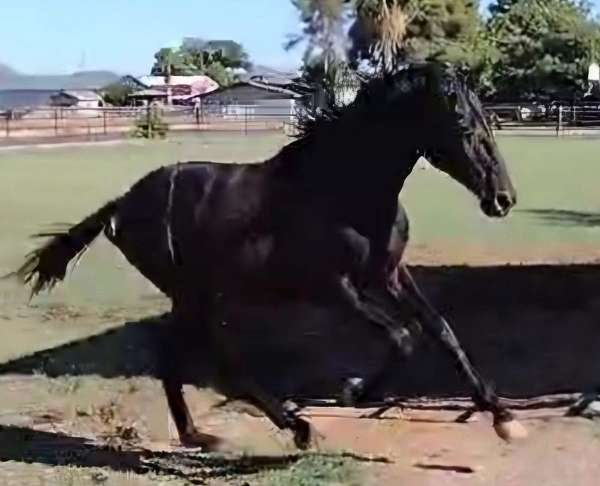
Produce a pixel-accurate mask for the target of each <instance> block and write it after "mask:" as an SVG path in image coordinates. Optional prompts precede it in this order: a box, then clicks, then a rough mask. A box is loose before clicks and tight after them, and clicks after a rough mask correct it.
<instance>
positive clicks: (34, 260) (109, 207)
mask: <svg viewBox="0 0 600 486" xmlns="http://www.w3.org/2000/svg"><path fill="white" fill-rule="evenodd" d="M117 202H118V199H117V200H113V201H110V202H109V203H107V204H105V205H104V206H102V207H101V208H100V209H98V211H96V212H95V213H93V214H91V215H90V216H88V217H87V218H85V219H84V220H83V221H81V222H80V223H78V224H76V225H75V226H72V227H71V228H68V229H66V230H62V231H51V232H44V233H38V234H36V235H33V237H34V238H37V237H51V238H52V239H51V240H50V241H48V242H47V243H46V244H45V245H43V246H42V247H41V248H38V249H37V250H34V251H32V252H31V253H29V254H28V255H27V257H26V258H27V259H26V261H25V263H24V264H23V265H22V266H21V268H19V269H18V270H17V271H16V272H12V273H10V274H9V275H7V276H6V277H15V276H16V277H17V278H19V279H20V280H21V281H22V282H23V283H24V284H29V283H31V296H32V297H33V296H35V295H36V294H38V293H39V292H40V291H42V290H51V289H52V287H54V286H55V285H56V283H57V282H59V281H61V280H63V279H64V278H65V274H66V273H67V266H68V264H69V262H70V261H71V260H73V258H75V257H78V259H79V258H80V257H81V256H82V255H83V253H84V252H85V251H86V250H87V248H88V246H89V245H90V243H91V242H92V241H93V240H94V239H95V238H96V237H97V236H98V235H99V234H100V232H101V231H102V230H103V229H104V227H105V225H106V224H107V223H108V222H109V220H110V218H111V217H112V216H113V214H114V213H115V211H116V209H117Z"/></svg>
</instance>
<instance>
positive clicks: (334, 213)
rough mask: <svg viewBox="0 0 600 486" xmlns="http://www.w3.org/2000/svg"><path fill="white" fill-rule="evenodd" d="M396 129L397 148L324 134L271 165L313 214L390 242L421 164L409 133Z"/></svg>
mask: <svg viewBox="0 0 600 486" xmlns="http://www.w3.org/2000/svg"><path fill="white" fill-rule="evenodd" d="M395 128H396V129H397V133H398V136H397V137H396V138H395V139H393V140H392V142H393V143H390V140H389V139H387V140H384V139H382V138H378V134H377V133H374V134H373V133H371V134H369V133H361V132H360V130H357V131H355V132H344V131H343V130H340V131H339V132H338V133H336V131H334V130H332V133H330V134H326V133H321V134H318V136H315V137H314V138H312V139H308V140H301V141H298V142H295V143H294V144H295V146H294V147H290V148H289V149H288V150H286V149H284V150H283V151H282V152H281V153H280V154H279V155H278V156H277V157H276V158H275V159H274V160H273V161H272V164H273V165H274V166H276V167H277V169H276V172H277V173H278V174H279V176H280V177H283V178H284V179H285V186H288V187H289V186H291V187H292V188H293V190H292V191H290V193H291V194H295V195H296V197H298V196H299V197H300V198H302V200H303V201H305V202H306V203H307V204H310V205H311V206H316V207H315V208H314V210H315V211H317V212H319V213H320V214H328V215H330V216H331V217H334V218H336V219H338V220H339V221H340V222H341V223H343V224H349V225H351V226H353V227H354V228H356V229H357V230H358V231H360V232H361V233H363V234H365V236H367V235H368V236H370V237H373V238H376V239H386V238H388V237H389V234H388V233H389V230H390V229H391V226H392V224H393V222H394V218H395V216H396V210H397V203H398V194H399V193H400V190H401V189H402V186H403V184H404V181H405V180H406V178H407V177H408V175H409V174H410V172H411V171H412V169H413V167H414V165H415V164H416V161H417V159H418V155H417V151H416V149H415V148H414V147H413V146H412V142H413V140H411V138H410V131H411V130H410V129H408V130H407V131H406V132H404V131H403V130H402V127H395ZM409 128H410V127H409ZM403 133H406V136H403V135H402V134H403ZM327 135H329V136H327ZM388 136H389V135H388ZM284 197H288V196H287V195H284ZM321 206H322V207H321Z"/></svg>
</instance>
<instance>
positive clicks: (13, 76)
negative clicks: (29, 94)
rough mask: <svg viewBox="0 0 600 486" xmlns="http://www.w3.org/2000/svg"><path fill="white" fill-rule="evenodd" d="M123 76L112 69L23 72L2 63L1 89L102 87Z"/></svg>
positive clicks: (0, 71) (0, 70) (0, 68)
mask: <svg viewBox="0 0 600 486" xmlns="http://www.w3.org/2000/svg"><path fill="white" fill-rule="evenodd" d="M120 77H121V76H119V75H118V74H115V73H113V72H111V71H80V72H76V73H73V74H65V75H61V74H48V75H45V74H39V75H38V74H23V73H19V72H18V71H15V70H14V69H12V68H11V67H10V66H7V65H5V64H0V90H60V89H100V88H102V87H104V86H106V85H107V84H110V83H112V82H115V81H117V80H119V79H120Z"/></svg>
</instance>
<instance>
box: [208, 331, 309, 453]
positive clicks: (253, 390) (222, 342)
mask: <svg viewBox="0 0 600 486" xmlns="http://www.w3.org/2000/svg"><path fill="white" fill-rule="evenodd" d="M220 327H221V326H215V329H214V331H215V332H216V333H217V334H220V332H223V331H222V330H221V329H220ZM215 337H216V338H217V339H215V340H214V341H215V343H219V349H218V351H220V352H221V353H222V355H223V359H222V360H221V370H222V372H223V374H224V375H225V378H226V380H228V381H229V382H230V383H233V384H234V388H235V389H236V390H237V391H238V393H237V394H238V395H241V397H240V398H243V399H245V400H246V401H248V402H249V403H251V404H252V405H254V406H255V407H257V408H258V409H259V410H261V411H262V412H263V413H264V414H265V415H266V416H267V418H269V420H270V421H271V422H272V423H273V424H274V425H275V426H276V427H277V428H278V429H280V430H286V429H289V430H291V431H292V433H293V434H294V443H295V444H296V447H298V448H299V449H307V448H308V447H310V445H311V443H312V442H313V440H314V439H315V438H316V437H315V432H314V429H313V427H312V426H311V424H310V423H309V422H307V421H306V420H304V419H302V418H301V417H298V416H297V414H296V410H289V409H286V408H285V407H284V405H283V404H282V403H281V401H280V400H278V399H277V398H275V397H274V396H272V395H271V394H269V393H268V392H267V391H266V390H265V389H264V388H263V387H261V386H260V385H259V384H258V383H257V382H256V380H255V379H254V378H253V377H252V376H250V374H249V373H247V372H246V371H245V370H246V365H245V364H244V363H242V362H241V361H240V359H239V354H238V353H237V352H236V350H235V349H234V347H233V344H231V338H230V337H229V336H224V335H219V336H215Z"/></svg>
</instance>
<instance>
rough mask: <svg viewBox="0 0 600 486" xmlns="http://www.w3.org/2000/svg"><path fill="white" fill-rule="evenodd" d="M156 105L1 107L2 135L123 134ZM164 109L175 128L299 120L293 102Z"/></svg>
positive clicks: (266, 126)
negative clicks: (293, 108) (3, 110)
mask: <svg viewBox="0 0 600 486" xmlns="http://www.w3.org/2000/svg"><path fill="white" fill-rule="evenodd" d="M153 109H156V108H154V107H150V106H140V107H124V108H103V107H89V108H85V107H78V108H36V109H29V110H21V111H18V112H17V111H6V112H0V140H1V139H25V138H46V137H80V138H81V137H90V138H93V137H97V136H102V135H105V136H108V135H118V134H122V135H123V134H127V133H132V132H133V131H134V128H135V125H136V121H138V120H140V121H143V120H144V119H147V118H148V117H149V116H150V113H151V110H153ZM159 112H160V115H161V118H162V121H163V122H165V123H166V124H167V125H168V127H169V130H171V131H198V130H238V131H242V132H245V133H247V132H249V131H253V130H288V129H289V128H290V127H291V126H293V121H294V114H293V110H292V106H291V105H290V106H287V107H286V106H279V107H277V106H275V107H262V106H259V105H225V106H223V105H217V106H212V105H205V106H200V107H191V106H172V107H161V108H159Z"/></svg>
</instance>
